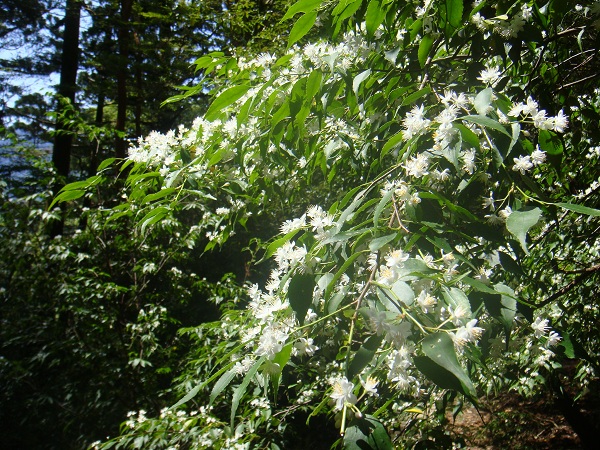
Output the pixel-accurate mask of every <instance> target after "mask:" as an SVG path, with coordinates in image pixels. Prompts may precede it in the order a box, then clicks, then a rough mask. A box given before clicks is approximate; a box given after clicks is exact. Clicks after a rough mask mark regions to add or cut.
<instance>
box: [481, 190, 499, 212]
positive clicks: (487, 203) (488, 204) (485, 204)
mask: <svg viewBox="0 0 600 450" xmlns="http://www.w3.org/2000/svg"><path fill="white" fill-rule="evenodd" d="M481 207H482V208H483V209H486V208H490V210H491V211H494V210H495V209H496V205H494V194H493V193H490V196H489V197H484V198H483V199H482V201H481Z"/></svg>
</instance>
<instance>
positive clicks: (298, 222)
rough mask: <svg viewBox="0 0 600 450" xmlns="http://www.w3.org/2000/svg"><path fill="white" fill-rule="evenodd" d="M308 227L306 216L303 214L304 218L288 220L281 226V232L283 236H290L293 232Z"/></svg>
mask: <svg viewBox="0 0 600 450" xmlns="http://www.w3.org/2000/svg"><path fill="white" fill-rule="evenodd" d="M305 226H306V214H303V215H302V217H298V218H296V219H291V220H286V221H285V222H284V223H283V224H282V225H281V232H282V233H283V234H288V233H290V232H292V231H296V230H299V229H301V228H304V227H305Z"/></svg>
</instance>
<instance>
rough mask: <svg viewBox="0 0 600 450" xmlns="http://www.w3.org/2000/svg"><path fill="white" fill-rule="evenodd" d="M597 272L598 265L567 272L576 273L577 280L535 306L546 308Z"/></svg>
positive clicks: (598, 269) (599, 268) (599, 269)
mask: <svg viewBox="0 0 600 450" xmlns="http://www.w3.org/2000/svg"><path fill="white" fill-rule="evenodd" d="M599 271H600V264H596V265H595V266H592V267H588V268H586V269H581V270H573V271H570V272H568V273H578V274H579V276H578V277H577V278H575V279H574V280H573V281H571V282H570V283H569V284H567V285H566V286H563V287H562V288H560V289H559V290H558V291H556V292H555V293H554V294H552V295H551V296H550V297H548V298H547V299H545V300H543V301H542V302H540V303H536V305H535V306H537V307H538V308H541V307H542V306H546V305H547V304H549V303H552V302H553V301H554V300H556V299H557V298H559V297H562V296H563V295H565V294H567V293H568V292H569V291H571V290H572V289H573V288H574V287H575V286H577V285H578V284H579V283H581V282H582V281H584V280H585V279H586V278H588V277H590V276H591V275H593V274H594V273H596V272H599Z"/></svg>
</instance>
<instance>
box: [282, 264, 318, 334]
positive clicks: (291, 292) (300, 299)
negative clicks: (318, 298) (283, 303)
mask: <svg viewBox="0 0 600 450" xmlns="http://www.w3.org/2000/svg"><path fill="white" fill-rule="evenodd" d="M315 285H316V283H315V277H314V275H311V274H307V273H301V274H298V275H295V276H294V277H293V278H292V280H291V281H290V286H289V288H288V297H289V300H290V306H291V307H292V309H293V310H294V312H295V313H296V319H297V320H298V322H299V323H300V325H303V324H304V318H305V317H306V313H307V312H308V309H309V308H310V305H312V300H313V290H314V288H315Z"/></svg>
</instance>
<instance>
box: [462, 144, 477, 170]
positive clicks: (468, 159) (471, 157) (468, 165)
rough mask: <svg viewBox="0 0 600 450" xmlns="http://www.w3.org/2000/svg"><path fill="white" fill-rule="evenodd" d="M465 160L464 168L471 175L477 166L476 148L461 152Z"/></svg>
mask: <svg viewBox="0 0 600 450" xmlns="http://www.w3.org/2000/svg"><path fill="white" fill-rule="evenodd" d="M461 157H462V160H463V166H462V169H463V170H464V171H465V172H466V173H468V174H469V175H470V174H472V173H473V171H474V170H475V168H476V167H477V166H476V165H475V150H466V151H465V152H463V153H462V154H461Z"/></svg>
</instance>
